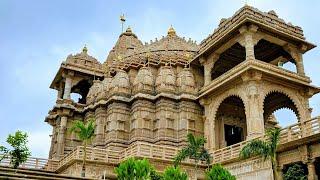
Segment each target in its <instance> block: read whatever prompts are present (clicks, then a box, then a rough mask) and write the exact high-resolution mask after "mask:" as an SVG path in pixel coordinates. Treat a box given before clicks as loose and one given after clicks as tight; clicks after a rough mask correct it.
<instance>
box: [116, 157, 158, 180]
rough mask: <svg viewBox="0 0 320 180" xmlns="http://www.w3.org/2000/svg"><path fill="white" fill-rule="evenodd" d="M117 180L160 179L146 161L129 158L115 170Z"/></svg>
mask: <svg viewBox="0 0 320 180" xmlns="http://www.w3.org/2000/svg"><path fill="white" fill-rule="evenodd" d="M115 173H116V174H117V179H119V180H127V179H131V180H153V178H154V180H156V179H157V178H160V177H159V175H158V174H157V173H156V172H155V170H154V168H153V167H152V166H151V165H150V163H149V161H148V160H147V159H142V160H136V159H135V158H129V159H127V160H125V161H123V162H121V163H120V164H119V166H118V167H116V168H115Z"/></svg>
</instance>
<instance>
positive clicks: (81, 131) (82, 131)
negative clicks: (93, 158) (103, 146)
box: [70, 119, 95, 177]
mask: <svg viewBox="0 0 320 180" xmlns="http://www.w3.org/2000/svg"><path fill="white" fill-rule="evenodd" d="M94 128H95V125H94V120H93V119H91V120H89V121H88V122H87V123H86V124H84V123H83V122H82V121H78V120H77V121H75V122H74V123H73V125H72V127H71V129H70V132H75V133H76V135H77V137H78V138H79V140H80V141H82V143H83V153H84V154H83V159H82V172H81V176H82V177H85V172H86V159H87V146H88V143H90V142H91V140H92V138H93V136H94Z"/></svg>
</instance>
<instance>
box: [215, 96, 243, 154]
mask: <svg viewBox="0 0 320 180" xmlns="http://www.w3.org/2000/svg"><path fill="white" fill-rule="evenodd" d="M215 117H216V119H215V124H216V126H215V133H216V134H215V135H216V140H217V141H216V147H218V148H223V147H226V146H231V145H233V144H236V143H239V142H241V141H244V140H245V139H246V136H247V125H246V114H245V105H244V102H243V100H242V99H241V98H240V97H238V96H235V95H232V96H228V97H227V98H225V99H224V100H223V101H222V102H221V103H220V105H219V107H218V110H217V113H216V116H215Z"/></svg>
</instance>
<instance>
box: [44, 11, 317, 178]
mask: <svg viewBox="0 0 320 180" xmlns="http://www.w3.org/2000/svg"><path fill="white" fill-rule="evenodd" d="M314 47H315V45H313V44H312V43H310V42H308V41H306V38H305V37H304V35H303V31H302V29H301V27H299V26H295V25H292V24H291V23H287V22H285V21H284V20H283V19H281V18H279V17H278V15H277V14H276V13H275V12H274V11H269V12H261V11H260V10H258V9H256V8H253V7H250V6H247V5H246V6H244V7H242V8H241V9H239V10H238V11H237V12H236V13H235V14H234V15H233V16H232V17H230V18H227V19H221V21H220V24H219V26H218V27H217V28H216V29H215V30H214V31H213V32H212V34H210V35H209V36H208V37H207V38H205V39H204V40H203V41H202V42H201V43H200V44H197V43H196V42H195V41H193V40H191V39H188V40H187V39H185V38H182V37H180V36H179V33H178V32H176V31H175V30H174V28H173V27H170V28H169V30H168V33H167V34H166V35H165V36H163V37H162V38H161V39H155V40H153V41H150V43H145V44H143V43H142V42H141V41H140V40H139V38H138V36H137V35H136V34H135V33H134V32H133V30H132V29H130V28H128V29H126V31H125V32H123V33H122V34H121V35H120V36H119V39H118V40H117V42H116V43H115V45H114V47H113V48H112V49H111V51H110V52H109V55H108V56H107V59H106V60H105V62H104V63H100V62H99V61H98V60H97V59H95V58H94V57H92V56H90V55H89V52H88V49H87V47H84V48H83V50H82V52H80V53H78V54H75V55H69V56H68V57H67V58H66V60H65V61H63V62H62V64H61V66H60V68H59V70H58V72H57V74H56V76H55V77H54V79H53V81H52V83H51V85H50V88H52V89H55V90H57V92H58V95H57V100H56V104H55V105H54V107H53V108H52V109H51V110H50V111H49V114H48V116H47V117H46V119H45V121H46V122H47V123H49V124H50V125H51V126H52V129H53V130H52V136H51V138H52V140H51V148H50V153H49V160H48V162H47V164H46V168H48V167H50V170H52V171H54V172H55V173H58V174H66V175H74V176H79V174H80V171H81V167H82V164H81V158H82V156H83V149H82V147H81V142H80V141H79V140H78V139H77V138H76V136H75V134H74V133H70V131H68V129H69V128H70V127H71V125H72V123H73V121H74V120H83V121H87V120H88V119H92V118H93V119H95V125H96V129H95V137H94V140H93V142H92V144H91V146H90V147H89V149H88V157H87V167H86V171H87V172H86V175H87V176H89V177H93V178H101V177H103V176H106V177H108V178H110V179H113V178H116V177H115V174H114V171H113V169H114V167H115V166H117V165H118V164H119V163H120V162H121V161H123V160H124V159H126V158H128V157H137V158H144V157H145V158H148V159H149V160H150V162H151V163H152V164H153V165H154V166H155V167H156V169H157V170H158V171H160V172H161V171H163V170H164V168H165V167H166V166H169V165H171V164H172V158H173V157H174V156H175V155H176V154H177V152H178V150H179V149H180V148H181V147H183V146H184V145H185V144H186V135H187V134H188V133H193V134H195V135H202V136H204V137H205V138H206V139H207V143H206V148H207V149H208V150H209V152H210V154H211V155H212V157H213V163H221V164H223V165H224V167H226V168H227V169H228V170H229V171H230V172H231V173H232V174H233V175H236V177H237V179H274V177H273V174H272V169H271V163H270V162H269V161H263V159H262V158H261V157H256V158H251V159H247V160H242V159H239V151H240V150H241V148H242V147H243V146H244V145H245V144H246V143H247V142H248V141H250V140H251V139H253V138H257V137H261V136H263V135H264V132H265V130H266V129H267V128H270V127H275V126H279V125H278V122H277V119H276V118H275V116H274V114H273V113H274V112H275V111H276V110H279V109H281V108H288V109H290V110H292V111H293V112H294V113H295V114H296V116H297V119H298V122H297V123H296V124H293V125H291V126H289V127H282V128H283V129H282V131H281V144H280V148H279V151H278V163H279V167H278V169H277V171H279V172H280V173H281V172H283V170H284V169H285V168H286V167H287V165H289V164H291V163H294V162H300V163H302V164H303V165H304V167H305V168H306V170H307V171H308V179H312V180H314V179H317V176H318V175H320V174H319V172H320V171H319V166H320V163H319V162H320V160H319V159H320V158H319V157H320V141H319V140H320V119H319V117H311V111H312V109H311V108H310V106H309V99H310V98H311V97H312V96H313V95H315V94H317V93H318V92H320V89H319V87H316V86H313V85H312V84H311V80H310V78H309V77H308V76H307V75H306V74H305V71H304V63H303V62H304V60H303V54H304V53H306V52H307V51H309V50H311V49H313V48H314ZM285 63H292V64H293V65H295V68H296V69H295V70H294V71H290V70H287V69H285V68H283V66H282V65H283V64H285ZM72 93H76V94H79V97H80V98H79V99H78V100H72V98H71V95H72ZM182 164H183V165H182V166H183V168H184V169H185V170H186V171H187V173H188V174H189V176H190V178H191V179H195V177H197V178H198V179H204V174H203V172H204V170H205V168H206V166H205V165H203V166H201V168H200V169H199V170H198V172H195V169H194V168H193V161H190V160H188V161H185V162H183V163H182ZM195 174H198V175H197V176H195Z"/></svg>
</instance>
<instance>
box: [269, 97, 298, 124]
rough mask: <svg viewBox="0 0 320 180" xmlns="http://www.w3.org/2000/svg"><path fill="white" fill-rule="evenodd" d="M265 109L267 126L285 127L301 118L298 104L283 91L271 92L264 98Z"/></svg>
mask: <svg viewBox="0 0 320 180" xmlns="http://www.w3.org/2000/svg"><path fill="white" fill-rule="evenodd" d="M263 109H264V113H263V117H264V122H265V128H272V127H285V126H288V125H290V124H292V123H296V122H297V121H298V120H299V113H298V109H297V107H296V105H295V104H294V102H293V101H292V100H291V99H290V98H289V97H288V96H287V95H286V94H283V93H281V92H271V93H269V94H268V95H267V96H266V97H265V99H264V105H263Z"/></svg>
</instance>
